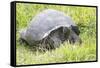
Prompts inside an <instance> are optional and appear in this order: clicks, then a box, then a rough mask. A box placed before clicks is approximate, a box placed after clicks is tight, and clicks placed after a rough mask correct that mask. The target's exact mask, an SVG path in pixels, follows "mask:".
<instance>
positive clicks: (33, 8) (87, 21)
mask: <svg viewBox="0 0 100 68" xmlns="http://www.w3.org/2000/svg"><path fill="white" fill-rule="evenodd" d="M45 9H55V10H58V11H61V12H64V13H65V14H66V15H68V16H70V17H71V18H72V20H73V21H74V22H75V23H76V24H77V25H78V26H79V29H80V32H81V33H80V37H81V39H82V44H81V46H80V45H78V44H75V45H71V44H68V43H67V42H65V43H64V44H61V45H62V46H60V47H59V48H57V49H55V50H52V51H46V52H39V51H38V50H37V51H34V47H30V46H29V45H26V44H20V43H19V41H18V40H19V37H20V36H19V31H20V30H21V29H24V28H26V27H27V25H28V24H29V23H30V21H31V20H32V18H33V17H34V16H36V15H37V14H38V13H39V12H41V11H43V10H45ZM16 31H17V34H16V38H17V39H16V63H17V65H27V64H44V63H61V62H81V61H95V60H96V8H95V7H79V6H60V5H46V4H45V5H43V4H41V5H38V4H26V3H25V4H24V3H17V4H16Z"/></svg>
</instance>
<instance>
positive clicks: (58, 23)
mask: <svg viewBox="0 0 100 68" xmlns="http://www.w3.org/2000/svg"><path fill="white" fill-rule="evenodd" d="M79 33H80V31H79V29H78V27H77V25H76V24H75V23H74V22H73V21H72V19H71V18H70V17H68V16H66V15H65V14H64V13H63V12H60V11H57V10H53V9H46V10H44V11H42V12H40V13H39V14H38V15H37V16H35V17H34V18H33V19H32V20H31V21H30V24H29V25H28V27H27V28H26V29H24V30H23V31H21V32H20V38H21V39H22V40H24V41H26V42H27V43H28V44H29V45H32V46H39V47H43V48H47V49H54V48H57V47H59V46H60V44H61V43H63V42H64V41H69V42H70V43H72V44H74V43H76V42H79V43H80V42H81V39H80V38H79Z"/></svg>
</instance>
